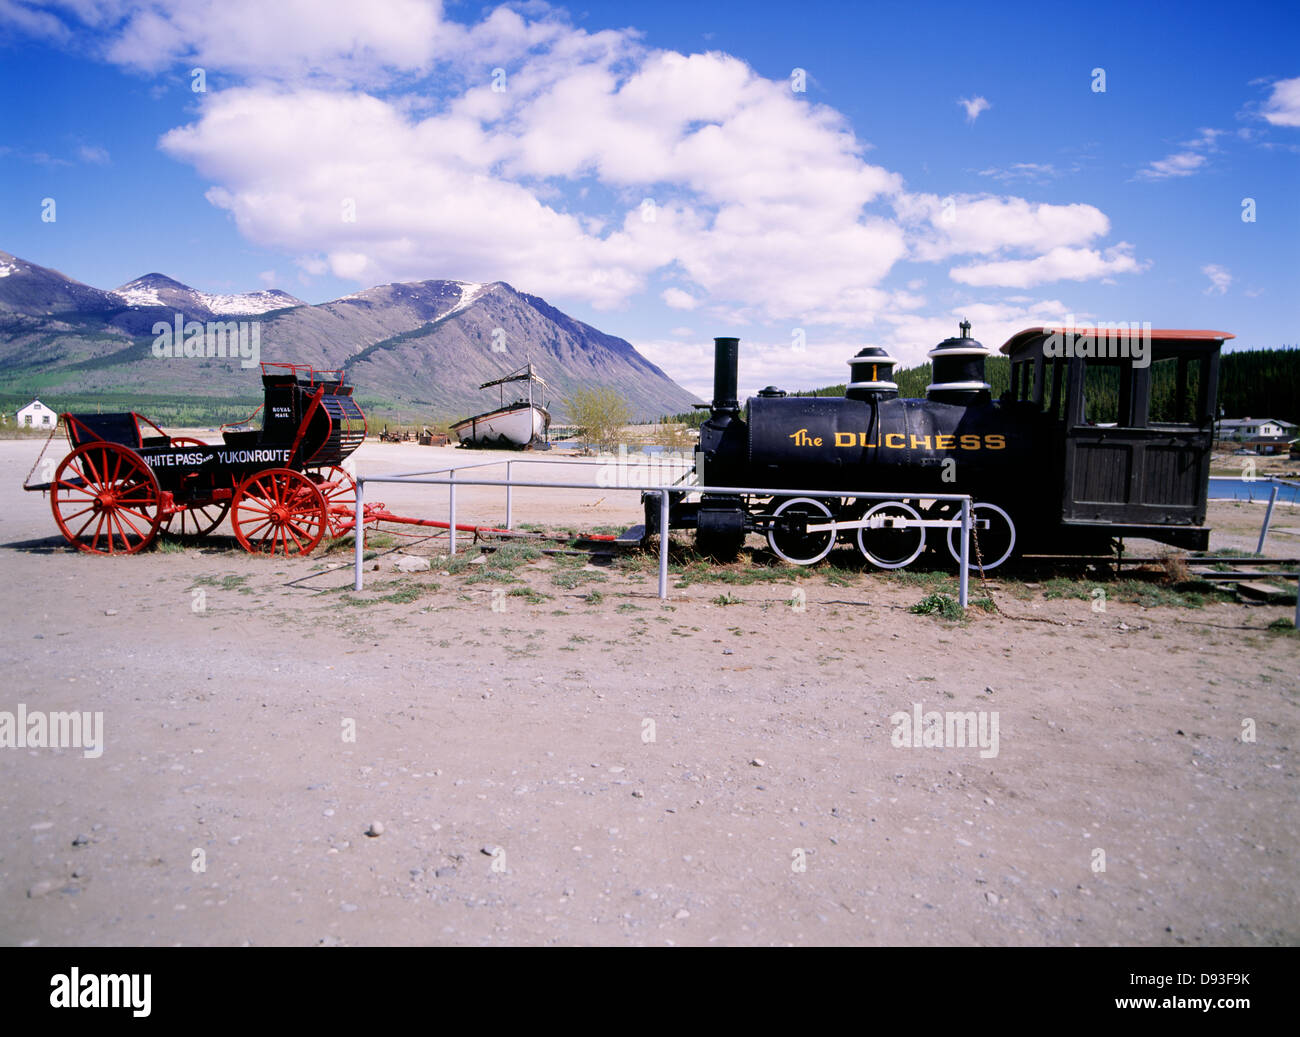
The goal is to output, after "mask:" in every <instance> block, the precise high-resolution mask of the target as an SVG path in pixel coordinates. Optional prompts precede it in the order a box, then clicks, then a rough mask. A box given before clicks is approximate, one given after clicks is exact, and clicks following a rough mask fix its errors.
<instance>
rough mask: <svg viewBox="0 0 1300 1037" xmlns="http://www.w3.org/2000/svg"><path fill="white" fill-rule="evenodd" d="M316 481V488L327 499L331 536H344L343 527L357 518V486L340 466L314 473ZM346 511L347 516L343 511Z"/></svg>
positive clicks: (331, 466)
mask: <svg viewBox="0 0 1300 1037" xmlns="http://www.w3.org/2000/svg"><path fill="white" fill-rule="evenodd" d="M312 476H313V478H314V479H319V481H318V482H317V483H316V488H317V489H318V490H320V492H321V496H322V497H324V498H325V515H326V521H327V522H328V523H329V535H330V536H332V537H336V536H342V535H343V532H344V530H343V526H344V525H345V524H347V523H348V522H350V521H352V519H353V518H354V517H355V516H356V512H357V484H356V481H355V480H354V479H353V478H352V476H350V475H349V474H348V473H347V471H346V470H344V469H342V468H340V467H339V466H338V465H330V466H329V467H328V468H322V469H320V470H319V471H317V472H313V473H312ZM339 509H346V512H347V513H346V514H344V513H343V511H342V510H339Z"/></svg>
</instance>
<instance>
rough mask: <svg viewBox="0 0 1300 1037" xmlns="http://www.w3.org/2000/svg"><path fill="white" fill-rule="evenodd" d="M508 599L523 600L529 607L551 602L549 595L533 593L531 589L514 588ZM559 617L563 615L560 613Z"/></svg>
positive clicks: (539, 592) (538, 592)
mask: <svg viewBox="0 0 1300 1037" xmlns="http://www.w3.org/2000/svg"><path fill="white" fill-rule="evenodd" d="M508 597H511V598H523V599H524V600H525V601H526V602H527V603H528V604H529V605H540V604H542V603H543V602H546V601H550V600H552V599H551V596H550V595H549V594H543V593H542V592H541V591H535V590H533V589H532V588H531V587H515V588H514V589H513V590H511V591H510V593H509V595H508ZM561 615H563V613H561Z"/></svg>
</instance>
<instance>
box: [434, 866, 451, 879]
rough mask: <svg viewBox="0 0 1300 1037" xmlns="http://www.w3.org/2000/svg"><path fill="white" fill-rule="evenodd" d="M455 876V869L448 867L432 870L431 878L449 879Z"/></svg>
mask: <svg viewBox="0 0 1300 1037" xmlns="http://www.w3.org/2000/svg"><path fill="white" fill-rule="evenodd" d="M455 874H456V869H455V868H453V867H451V866H448V867H446V868H437V869H435V870H434V873H433V877H434V878H436V879H449V878H451V877H452V876H453V875H455Z"/></svg>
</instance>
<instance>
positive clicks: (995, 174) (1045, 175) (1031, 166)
mask: <svg viewBox="0 0 1300 1037" xmlns="http://www.w3.org/2000/svg"><path fill="white" fill-rule="evenodd" d="M978 172H979V175H980V176H987V177H992V178H993V179H994V180H997V181H999V182H1000V183H1006V182H1008V181H1010V180H1027V181H1030V182H1032V183H1042V182H1043V181H1045V180H1054V179H1055V178H1056V177H1058V176H1060V175H1061V174H1060V173H1059V172H1058V171H1057V168H1056V167H1055V166H1054V165H1052V163H1050V162H1013V163H1011V165H1009V166H1002V167H999V166H990V167H989V168H988V169H981V170H979V171H978Z"/></svg>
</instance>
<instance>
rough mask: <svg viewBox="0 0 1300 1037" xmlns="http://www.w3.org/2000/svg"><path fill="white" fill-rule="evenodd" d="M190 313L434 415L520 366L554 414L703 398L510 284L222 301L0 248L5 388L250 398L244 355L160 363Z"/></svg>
mask: <svg viewBox="0 0 1300 1037" xmlns="http://www.w3.org/2000/svg"><path fill="white" fill-rule="evenodd" d="M177 314H182V315H183V316H184V319H185V320H186V321H199V322H206V321H211V320H220V321H231V320H256V322H257V323H258V325H259V328H258V331H259V333H260V342H261V359H263V360H279V361H291V362H294V363H301V364H310V365H312V366H314V367H317V368H321V369H330V370H333V369H341V370H344V371H345V372H346V374H347V377H348V380H349V381H351V382H352V383H353V384H354V385H356V386H357V390H358V395H359V396H363V397H364V398H366V399H369V400H380V401H385V402H387V403H390V404H393V405H396V406H397V407H399V408H400V409H402V410H407V411H408V412H414V413H418V414H420V415H422V416H424V417H425V418H428V419H431V420H449V419H454V418H460V417H464V416H465V415H467V414H472V413H474V412H476V411H479V410H482V409H483V407H484V406H485V405H487V404H490V403H492V402H493V401H494V400H495V398H496V397H495V396H492V395H491V394H486V395H485V394H483V393H481V392H480V391H479V389H478V386H479V385H480V384H481V383H483V382H486V381H489V380H490V379H492V378H496V377H498V376H500V375H502V374H506V373H507V372H509V371H510V370H512V369H515V368H518V367H519V366H521V365H522V364H523V363H524V362H525V361H531V362H532V364H533V366H534V367H535V368H536V369H537V371H538V372H539V373H540V374H541V376H542V377H543V378H545V379H546V381H547V382H548V383H549V384H550V385H551V387H552V396H551V402H552V403H553V404H554V406H553V407H552V412H553V413H554V414H555V416H556V419H557V420H558V421H563V420H564V416H565V409H566V405H565V399H566V397H567V396H568V394H569V393H571V392H573V391H574V390H576V389H578V388H586V387H593V386H609V387H611V388H615V389H617V391H618V392H619V393H620V394H622V395H623V396H625V397H626V398H627V400H628V402H629V403H630V404H631V406H632V410H633V414H634V415H635V416H636V417H638V418H645V419H653V418H657V417H658V416H660V415H662V414H674V413H679V412H681V411H684V410H687V409H688V408H689V407H690V406H691V404H692V403H694V402H695V398H694V397H693V396H692V395H691V394H690V393H688V392H686V390H684V389H683V388H682V387H681V386H679V385H677V384H676V383H674V382H673V381H672V379H670V378H669V377H668V376H667V375H666V374H664V372H663V371H661V370H660V369H659V368H658V367H656V366H655V365H654V364H652V363H650V362H649V361H648V360H646V359H645V357H643V356H641V354H640V353H638V352H637V351H636V349H635V348H633V346H632V344H631V343H630V342H627V341H625V340H624V339H621V338H618V337H616V336H614V335H607V334H605V333H604V332H602V331H600V330H598V329H596V328H593V327H592V326H591V325H589V324H584V323H583V322H582V321H579V320H575V319H574V318H572V317H570V316H568V315H567V314H565V313H562V312H561V311H560V310H558V309H556V308H555V307H554V306H551V305H550V304H549V303H547V302H546V301H545V300H543V299H539V298H537V297H536V296H533V295H528V294H526V293H524V292H520V291H517V290H516V289H514V288H513V287H511V286H510V285H508V284H506V283H505V282H503V281H491V282H476V281H451V280H429V281H409V282H399V283H394V284H383V285H377V286H375V287H374V288H367V289H365V290H364V291H360V292H354V293H352V294H351V295H347V296H344V297H343V298H341V299H335V300H333V301H332V302H326V303H320V304H319V305H308V304H307V303H304V302H302V301H301V300H299V299H295V298H294V297H293V296H292V295H289V294H288V293H286V292H281V291H277V290H268V291H254V292H245V293H242V294H238V295H219V294H215V293H210V292H203V291H199V290H197V289H194V288H191V287H190V286H189V285H186V284H182V283H181V282H180V281H177V280H175V279H173V278H170V277H167V276H166V275H164V274H160V273H151V274H146V275H145V276H143V277H138V278H136V279H135V280H134V281H131V282H129V283H127V284H124V285H122V286H121V287H120V288H118V289H116V290H115V291H111V292H106V291H102V290H100V289H98V288H92V287H91V286H89V285H85V284H82V283H81V282H79V281H74V280H72V279H71V278H69V277H65V276H64V275H63V274H61V273H59V272H58V271H57V270H51V269H48V268H47V267H42V266H37V265H36V264H35V263H29V262H27V261H26V260H23V259H20V258H18V257H17V256H13V255H10V254H9V253H7V252H0V393H3V392H10V391H12V392H19V394H22V393H27V392H29V391H30V389H31V388H32V387H34V386H35V385H36V384H37V380H38V379H39V384H40V386H41V391H42V393H44V394H45V395H47V396H50V397H51V398H52V399H55V400H56V402H57V397H58V396H59V395H60V394H61V393H62V394H67V395H68V396H73V397H77V398H80V399H82V400H90V401H97V400H98V399H99V398H100V394H103V393H115V394H119V396H121V395H126V396H127V398H128V399H129V400H131V401H132V402H134V401H135V399H136V398H137V397H141V398H149V399H155V400H158V399H162V400H166V401H174V400H183V399H187V398H192V397H196V396H213V397H215V396H223V397H236V396H243V397H256V395H257V394H258V393H259V392H260V383H259V382H258V381H257V380H256V377H255V376H253V375H250V373H249V372H248V371H247V370H244V369H241V368H240V367H239V365H238V364H237V363H233V362H230V361H221V362H214V363H208V362H206V361H202V362H198V361H196V362H186V363H179V362H177V363H161V362H160V361H159V359H158V358H157V357H156V356H155V355H154V354H153V352H152V350H151V344H152V343H153V328H154V326H155V324H156V323H157V322H159V321H163V322H165V323H167V324H168V325H170V324H171V323H172V322H173V321H174V320H175V317H176V315H177Z"/></svg>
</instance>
